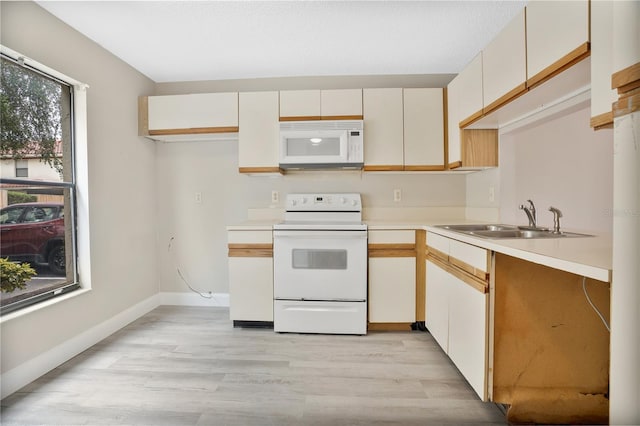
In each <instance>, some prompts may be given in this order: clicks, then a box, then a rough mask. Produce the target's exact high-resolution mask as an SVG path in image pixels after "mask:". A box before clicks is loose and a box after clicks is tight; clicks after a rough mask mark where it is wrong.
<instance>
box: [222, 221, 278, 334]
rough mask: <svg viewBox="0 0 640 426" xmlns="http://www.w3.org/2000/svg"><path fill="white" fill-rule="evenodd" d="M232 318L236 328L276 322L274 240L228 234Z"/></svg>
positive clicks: (259, 234) (264, 234) (267, 235)
mask: <svg viewBox="0 0 640 426" xmlns="http://www.w3.org/2000/svg"><path fill="white" fill-rule="evenodd" d="M227 238H228V248H229V253H228V256H229V257H228V266H229V299H230V304H229V315H230V318H231V320H232V321H233V323H234V325H240V326H241V325H243V324H246V323H256V322H260V323H272V322H273V237H272V232H271V231H270V230H269V231H267V230H264V231H262V230H261V231H255V230H247V231H245V230H234V231H228V233H227Z"/></svg>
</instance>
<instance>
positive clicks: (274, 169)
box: [238, 167, 284, 174]
mask: <svg viewBox="0 0 640 426" xmlns="http://www.w3.org/2000/svg"><path fill="white" fill-rule="evenodd" d="M238 172H240V173H280V174H283V173H284V172H283V170H282V169H281V168H280V167H238Z"/></svg>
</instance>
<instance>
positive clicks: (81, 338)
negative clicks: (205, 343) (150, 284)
mask: <svg viewBox="0 0 640 426" xmlns="http://www.w3.org/2000/svg"><path fill="white" fill-rule="evenodd" d="M159 301H160V297H159V296H158V295H157V294H156V295H153V296H151V297H149V298H148V299H146V300H143V301H142V302H140V303H138V304H136V305H134V306H132V307H130V308H129V309H126V310H125V311H123V312H120V313H119V314H117V315H115V316H113V317H111V318H109V319H108V320H106V321H104V322H102V323H100V324H98V325H96V326H95V327H92V328H90V329H89V330H87V331H85V332H83V333H80V334H78V335H77V336H75V337H72V338H71V339H69V340H67V341H65V342H64V343H61V344H59V345H58V346H55V347H54V348H51V349H49V350H48V351H46V352H44V353H42V354H40V355H38V356H36V357H35V358H32V359H30V360H28V361H25V362H24V363H22V364H20V365H19V366H18V367H15V368H13V369H11V370H9V371H6V372H5V373H3V374H2V376H1V378H0V381H1V382H2V386H1V388H2V392H1V393H2V398H4V397H6V396H9V395H11V394H12V393H14V392H15V391H17V390H19V389H20V388H22V387H24V386H26V385H28V384H29V383H31V382H32V381H34V380H36V379H37V378H38V377H41V376H43V375H44V374H46V373H48V372H49V371H51V370H53V369H54V368H56V367H58V366H59V365H61V364H62V363H64V362H66V361H68V360H69V359H71V358H73V357H74V356H76V355H78V354H79V353H81V352H83V351H85V350H87V349H88V348H90V347H91V346H93V345H95V344H96V343H98V342H100V341H101V340H103V339H104V338H106V337H108V336H110V335H111V334H113V333H115V332H116V331H118V330H120V329H121V328H123V327H124V326H126V325H127V324H129V323H131V322H133V321H135V320H136V319H138V318H140V317H141V316H143V315H145V314H146V313H148V312H150V311H152V310H153V309H155V308H157V307H158V305H159Z"/></svg>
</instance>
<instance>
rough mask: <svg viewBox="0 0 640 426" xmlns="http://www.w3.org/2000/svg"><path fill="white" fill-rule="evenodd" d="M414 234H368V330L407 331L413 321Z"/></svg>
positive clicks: (414, 295) (413, 232) (373, 231)
mask: <svg viewBox="0 0 640 426" xmlns="http://www.w3.org/2000/svg"><path fill="white" fill-rule="evenodd" d="M415 234H416V233H415V231H414V230H372V231H369V243H368V244H369V309H368V312H369V329H370V330H410V329H411V324H413V323H414V322H415V321H416V237H415Z"/></svg>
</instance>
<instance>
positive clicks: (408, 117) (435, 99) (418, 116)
mask: <svg viewBox="0 0 640 426" xmlns="http://www.w3.org/2000/svg"><path fill="white" fill-rule="evenodd" d="M403 97H404V102H403V106H404V110H403V111H404V169H405V170H443V169H444V119H443V114H444V112H443V109H442V89H424V88H412V89H403Z"/></svg>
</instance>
